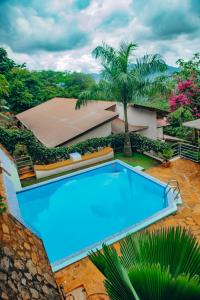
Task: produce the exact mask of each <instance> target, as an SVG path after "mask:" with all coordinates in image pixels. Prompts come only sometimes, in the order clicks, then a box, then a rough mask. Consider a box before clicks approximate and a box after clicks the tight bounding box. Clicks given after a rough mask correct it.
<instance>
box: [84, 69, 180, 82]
mask: <svg viewBox="0 0 200 300" xmlns="http://www.w3.org/2000/svg"><path fill="white" fill-rule="evenodd" d="M177 71H178V68H177V67H173V66H169V65H168V66H167V71H166V72H164V74H166V75H172V74H173V73H175V72H177ZM90 75H91V76H92V77H93V79H94V80H95V81H96V82H99V80H100V79H101V74H100V73H90ZM154 75H158V74H154Z"/></svg>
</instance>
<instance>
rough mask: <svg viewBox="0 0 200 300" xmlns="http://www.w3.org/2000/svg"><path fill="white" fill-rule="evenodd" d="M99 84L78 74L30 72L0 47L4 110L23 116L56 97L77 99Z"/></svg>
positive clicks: (1, 88)
mask: <svg viewBox="0 0 200 300" xmlns="http://www.w3.org/2000/svg"><path fill="white" fill-rule="evenodd" d="M92 85H95V80H94V79H93V77H92V76H91V75H88V74H84V73H78V72H67V71H66V72H56V71H30V70H28V69H27V68H26V66H25V64H24V65H17V64H16V63H15V62H14V61H13V60H11V59H10V58H9V57H8V55H7V53H6V51H5V50H4V49H3V48H0V99H1V107H3V106H5V104H6V106H8V107H9V110H10V111H12V112H13V113H19V112H21V111H24V110H26V109H28V108H30V107H33V106H35V105H37V104H39V103H42V102H44V101H46V100H48V99H51V98H53V97H56V96H57V97H74V98H77V97H78V96H79V94H80V93H81V92H83V91H84V90H87V89H89V88H90V87H91V86H92Z"/></svg>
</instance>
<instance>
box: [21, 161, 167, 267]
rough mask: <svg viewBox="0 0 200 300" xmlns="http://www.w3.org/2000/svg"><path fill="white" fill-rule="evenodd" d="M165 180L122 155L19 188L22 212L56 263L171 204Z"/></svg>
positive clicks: (24, 218)
mask: <svg viewBox="0 0 200 300" xmlns="http://www.w3.org/2000/svg"><path fill="white" fill-rule="evenodd" d="M163 196H164V185H162V184H159V183H157V182H156V181H152V180H151V179H149V178H147V177H144V176H143V175H142V174H141V173H137V172H134V171H133V170H132V169H131V168H129V167H127V166H126V165H125V164H121V163H119V162H118V161H115V162H114V163H109V164H105V165H103V166H101V167H97V168H93V169H92V170H89V171H87V172H85V171H84V172H82V173H80V174H77V175H71V176H67V177H65V178H62V179H59V180H58V179H57V180H54V181H53V182H49V183H46V184H42V185H39V186H36V187H34V188H33V187H32V188H28V189H26V190H25V191H22V192H19V193H18V194H17V197H18V202H19V206H20V211H21V215H22V218H23V220H24V222H25V224H27V225H28V226H29V227H30V228H32V229H33V231H35V232H37V233H39V235H40V237H41V238H42V240H43V242H44V245H45V248H46V251H47V254H48V257H49V260H50V262H51V263H55V262H56V261H58V260H61V259H63V258H65V257H69V256H71V255H73V254H75V253H77V252H79V251H81V250H83V249H85V248H88V247H89V248H90V247H92V245H94V244H96V243H99V242H101V243H102V241H103V240H105V239H108V238H110V237H112V236H113V235H116V234H117V233H119V232H122V231H124V230H125V229H127V228H129V227H130V226H132V225H134V224H136V223H138V222H141V221H143V220H145V219H146V218H149V217H151V216H152V215H154V214H156V213H158V212H159V211H161V210H162V209H164V208H166V205H168V204H166V201H164V197H163Z"/></svg>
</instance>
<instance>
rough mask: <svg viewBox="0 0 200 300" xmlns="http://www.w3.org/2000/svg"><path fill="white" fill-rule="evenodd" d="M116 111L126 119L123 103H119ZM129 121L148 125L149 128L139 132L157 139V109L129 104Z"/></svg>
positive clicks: (133, 123) (121, 117)
mask: <svg viewBox="0 0 200 300" xmlns="http://www.w3.org/2000/svg"><path fill="white" fill-rule="evenodd" d="M116 111H117V112H118V114H119V118H120V119H122V120H124V110H123V105H122V104H121V103H117V107H116ZM128 122H129V124H131V125H139V126H148V128H147V129H144V130H142V131H140V132H139V133H140V134H141V135H144V136H146V137H148V138H151V139H157V116H156V112H155V111H150V110H146V109H142V108H134V107H133V106H129V107H128Z"/></svg>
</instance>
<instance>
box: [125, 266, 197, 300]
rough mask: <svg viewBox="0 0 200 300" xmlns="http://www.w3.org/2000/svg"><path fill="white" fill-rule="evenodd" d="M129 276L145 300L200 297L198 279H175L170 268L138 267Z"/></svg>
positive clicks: (183, 299)
mask: <svg viewBox="0 0 200 300" xmlns="http://www.w3.org/2000/svg"><path fill="white" fill-rule="evenodd" d="M128 275H129V278H130V281H131V283H132V285H133V286H134V287H135V289H136V292H137V294H138V296H139V297H140V298H141V299H144V300H151V299H158V300H169V299H172V300H179V299H181V300H188V299H193V300H195V299H196V300H197V299H199V297H200V284H199V280H198V278H196V277H192V278H190V277H189V276H186V275H181V276H178V277H177V278H173V276H172V275H171V273H170V271H169V268H164V267H161V266H160V264H141V265H140V264H139V265H136V266H134V267H132V268H131V269H130V270H129V273H128Z"/></svg>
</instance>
